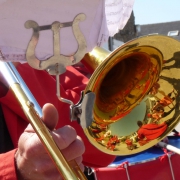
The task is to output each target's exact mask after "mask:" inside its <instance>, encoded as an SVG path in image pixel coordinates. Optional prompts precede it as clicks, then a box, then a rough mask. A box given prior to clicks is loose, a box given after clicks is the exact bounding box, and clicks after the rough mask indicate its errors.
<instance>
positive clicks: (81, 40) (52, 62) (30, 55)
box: [25, 14, 86, 74]
mask: <svg viewBox="0 0 180 180" xmlns="http://www.w3.org/2000/svg"><path fill="white" fill-rule="evenodd" d="M84 19H85V15H84V14H78V15H77V16H76V17H75V18H74V20H73V21H72V22H66V23H60V22H57V21H56V22H54V23H52V24H51V25H44V26H39V25H38V24H37V23H36V22H35V21H32V20H29V21H26V23H25V27H26V28H27V29H30V28H32V29H33V34H32V38H31V40H30V42H29V44H28V47H27V51H26V59H27V62H28V63H29V65H30V66H31V67H33V68H35V69H38V70H44V69H46V70H48V69H50V71H52V73H51V74H53V71H54V69H56V71H58V73H59V74H62V73H64V72H65V71H66V69H65V67H66V66H69V65H72V64H75V63H77V62H79V61H80V60H81V59H82V58H83V57H84V55H85V53H86V40H85V37H84V35H83V34H82V32H81V31H80V28H79V22H80V21H83V20H84ZM69 26H72V29H73V33H74V36H75V38H76V40H77V43H78V50H77V51H76V52H75V54H74V55H72V56H64V55H61V53H60V43H59V38H60V34H59V31H60V29H61V28H64V27H69ZM49 29H51V30H52V31H53V40H54V55H53V56H51V57H50V58H48V59H46V60H43V61H40V60H39V59H38V58H37V57H36V56H35V48H36V45H37V43H38V39H39V31H42V30H49ZM57 67H58V69H57ZM55 74H57V72H56V73H55Z"/></svg>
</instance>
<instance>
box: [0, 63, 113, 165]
mask: <svg viewBox="0 0 180 180" xmlns="http://www.w3.org/2000/svg"><path fill="white" fill-rule="evenodd" d="M17 69H18V71H19V73H20V74H21V76H22V78H23V79H24V81H25V82H26V84H27V86H28V87H29V89H30V91H31V92H32V94H33V95H34V97H35V98H36V100H37V101H38V103H39V104H40V106H41V107H42V106H43V105H44V104H45V103H52V104H54V105H55V107H56V108H57V110H58V112H59V123H58V125H57V128H59V127H62V126H64V125H67V124H69V125H71V126H73V127H74V128H75V129H76V130H77V133H78V135H79V136H81V138H82V139H83V141H84V143H85V146H86V152H85V154H84V155H83V163H84V164H85V165H86V166H89V167H104V166H107V165H108V164H110V163H111V162H112V161H113V160H114V158H115V157H114V156H112V155H107V154H104V153H102V152H100V151H99V150H98V149H96V148H95V147H94V146H92V145H91V144H90V142H89V141H88V139H87V138H86V136H85V135H84V132H83V130H82V128H81V127H80V126H79V125H78V124H77V122H70V119H69V105H68V104H65V103H62V102H60V101H59V100H58V99H57V97H56V82H55V79H54V78H53V77H51V76H49V74H48V73H47V72H46V71H39V70H35V69H33V68H31V67H29V65H28V64H20V65H18V67H17ZM60 81H61V86H60V88H61V96H62V97H63V98H67V99H70V100H72V101H73V102H74V103H77V102H78V101H79V98H80V94H81V91H82V90H84V89H85V87H86V84H87V82H88V79H87V78H86V77H85V76H84V75H83V74H81V73H80V72H79V71H77V70H76V69H75V68H73V67H68V68H67V71H66V73H64V74H63V75H61V76H60ZM0 97H1V96H0ZM0 103H1V104H2V109H3V113H4V116H5V119H6V124H7V127H8V130H9V132H10V136H11V138H12V141H13V144H14V147H17V142H18V139H19V136H20V135H21V133H22V132H23V130H24V129H25V127H26V126H27V124H28V121H27V119H26V116H25V115H24V113H23V111H22V109H21V108H20V106H19V104H18V102H17V100H16V99H15V97H14V95H13V94H12V92H10V91H9V92H8V93H7V94H6V96H4V97H1V98H0ZM1 162H2V161H1ZM1 162H0V163H1ZM9 164H10V165H12V159H11V158H9Z"/></svg>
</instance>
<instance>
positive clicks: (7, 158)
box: [0, 149, 17, 180]
mask: <svg viewBox="0 0 180 180" xmlns="http://www.w3.org/2000/svg"><path fill="white" fill-rule="evenodd" d="M15 151H16V149H15V150H13V151H9V152H8V153H4V154H0V159H1V162H0V180H15V179H16V178H17V177H16V172H15V169H14V153H15Z"/></svg>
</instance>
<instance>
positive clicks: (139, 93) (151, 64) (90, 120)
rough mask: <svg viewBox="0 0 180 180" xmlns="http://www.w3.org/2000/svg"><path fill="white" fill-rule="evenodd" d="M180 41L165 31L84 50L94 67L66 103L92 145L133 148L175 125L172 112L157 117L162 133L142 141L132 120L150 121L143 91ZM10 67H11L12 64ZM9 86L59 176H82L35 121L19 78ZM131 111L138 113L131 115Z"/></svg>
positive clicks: (123, 151) (118, 151)
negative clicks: (164, 126) (114, 45)
mask: <svg viewBox="0 0 180 180" xmlns="http://www.w3.org/2000/svg"><path fill="white" fill-rule="evenodd" d="M179 45H180V44H179V42H178V41H176V40H174V39H172V38H170V37H166V36H160V35H149V36H145V37H140V38H137V39H135V40H132V41H130V42H128V43H126V44H124V45H123V46H121V47H120V48H118V49H116V50H115V51H113V52H112V53H108V52H106V51H104V50H102V49H101V48H95V49H94V50H93V51H92V52H91V53H89V54H87V55H86V56H85V60H84V61H85V64H86V65H88V66H89V67H90V68H91V69H95V68H96V69H95V71H94V73H93V74H92V76H91V78H90V80H89V83H88V85H87V87H86V89H85V90H84V92H83V93H82V99H81V100H80V102H79V103H78V104H76V105H73V104H71V103H70V104H71V106H70V109H71V113H72V115H71V119H72V120H74V119H75V120H77V119H80V122H81V125H82V127H83V128H84V132H85V134H86V135H87V137H88V139H89V141H90V142H91V143H92V144H93V145H94V146H96V147H97V148H98V149H99V150H101V151H103V152H105V153H108V154H112V155H129V154H134V153H138V152H141V151H143V150H145V149H147V148H150V147H152V146H153V145H155V144H157V143H158V142H159V141H160V140H162V139H163V138H164V137H165V136H167V135H168V134H169V133H170V132H171V131H172V130H173V129H174V127H175V126H176V125H177V124H178V123H179V116H178V115H177V113H176V112H175V113H174V114H175V116H174V114H173V119H172V120H171V118H170V119H163V118H162V122H165V121H168V122H169V124H168V127H167V129H166V131H164V133H163V134H161V135H159V136H158V137H157V138H155V139H153V140H151V141H149V142H148V143H146V144H144V145H142V146H141V145H139V142H138V140H137V131H138V128H139V127H138V126H137V124H136V122H137V120H142V121H143V122H144V123H146V124H149V122H147V121H146V118H147V111H148V110H149V109H147V101H149V99H150V98H152V96H151V95H148V94H149V93H150V92H151V90H152V88H153V86H154V85H155V84H156V83H157V82H158V83H160V84H161V82H159V78H160V75H161V73H162V68H163V61H164V60H168V59H171V58H172V57H175V56H174V53H175V52H178V51H179V47H180V46H179ZM102 57H103V58H102ZM101 60H103V61H102V62H101ZM4 64H8V63H4ZM92 64H93V66H94V67H92ZM9 69H10V71H12V67H10V68H9ZM17 79H18V78H17ZM161 87H163V83H162V86H161ZM171 87H173V85H172V84H170V88H171ZM11 89H12V90H13V91H14V93H15V94H16V95H17V96H18V97H17V98H18V99H19V101H20V102H22V105H23V107H25V109H24V110H25V113H26V114H27V115H28V117H29V119H30V121H31V123H32V125H33V127H34V128H35V129H37V133H38V134H39V137H40V139H41V140H42V142H43V144H44V146H45V148H46V149H47V151H48V152H49V154H50V156H51V158H52V159H53V161H54V162H55V164H56V165H57V168H58V169H60V173H61V174H62V175H63V177H64V179H85V177H82V176H83V175H79V176H78V175H76V174H77V173H76V172H74V170H72V167H71V165H69V163H67V162H66V160H65V159H64V157H63V156H62V155H61V153H60V151H59V150H58V148H57V146H56V145H55V144H54V143H52V144H51V143H49V142H53V140H52V139H51V137H49V131H48V130H47V129H46V128H45V127H44V125H43V123H41V122H40V118H39V116H37V112H36V111H37V110H34V107H33V105H32V102H31V100H29V99H28V98H27V97H26V95H25V93H24V92H23V91H22V90H21V88H20V87H19V84H17V83H15V84H14V85H13V86H11ZM163 90H164V89H163ZM158 93H159V92H158ZM147 95H148V96H147ZM156 95H157V94H156ZM153 97H155V95H154V96H153ZM176 98H177V97H176ZM84 102H85V103H84ZM137 108H139V109H140V110H141V109H142V114H141V115H140V117H139V116H138V115H137V114H133V110H134V109H137ZM81 110H82V112H81ZM83 110H85V111H83ZM175 111H176V109H175ZM130 114H133V117H131V118H134V119H132V120H131V121H130V119H129V120H128V119H126V117H127V116H128V115H130ZM136 116H138V118H141V119H136ZM36 118H37V120H36ZM159 123H160V122H159ZM124 125H125V126H124ZM41 126H42V127H41ZM39 127H40V128H39ZM41 130H42V131H41ZM133 137H134V140H132V139H133ZM126 140H132V142H131V143H132V145H134V146H133V148H132V149H129V148H128V146H127V143H126ZM112 146H113V147H112ZM56 150H57V151H56ZM77 171H78V172H79V170H77ZM69 174H70V175H69ZM80 174H81V173H80Z"/></svg>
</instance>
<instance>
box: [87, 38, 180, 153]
mask: <svg viewBox="0 0 180 180" xmlns="http://www.w3.org/2000/svg"><path fill="white" fill-rule="evenodd" d="M179 51H180V42H179V41H177V40H175V39H173V38H170V37H167V36H161V35H149V36H144V37H140V38H138V39H135V40H132V41H130V42H127V43H126V44H124V45H123V46H121V47H120V48H118V49H116V50H115V51H113V52H112V53H110V54H109V55H108V56H107V57H106V58H105V60H104V61H103V62H102V63H101V60H100V59H99V58H98V57H99V56H100V55H99V54H98V52H96V53H94V55H93V58H92V59H93V62H96V63H95V64H97V65H98V64H100V65H99V66H98V67H97V68H96V70H95V72H94V73H93V75H92V76H91V78H90V81H89V83H88V85H87V87H86V89H85V93H86V92H88V91H92V92H93V93H95V94H96V99H95V104H94V107H93V122H92V124H91V126H89V127H88V128H85V129H84V132H85V134H86V135H87V137H88V139H89V140H90V142H91V143H92V144H93V145H94V146H96V147H97V148H98V149H99V150H101V151H103V152H105V153H108V154H112V155H130V154H134V153H138V152H141V151H144V150H146V149H148V148H150V147H152V146H153V145H155V144H157V143H158V142H159V141H160V140H162V139H163V138H164V137H165V136H167V135H168V134H169V133H170V132H171V131H172V130H173V129H174V128H175V126H176V125H177V124H178V123H179V107H177V106H176V105H177V98H178V97H179V96H178V92H177V90H178V89H176V88H175V86H174V84H172V82H171V81H168V80H167V79H166V80H162V79H161V74H163V72H164V69H163V68H164V66H165V64H166V62H167V61H168V60H169V59H172V58H173V60H174V61H176V58H177V55H176V54H177V53H179ZM92 54H93V53H92ZM96 54H97V55H96ZM100 54H101V52H100ZM96 56H97V59H96ZM88 61H89V60H88ZM89 64H90V63H89ZM169 73H170V72H169ZM167 84H168V85H167ZM165 97H170V98H171V99H173V100H172V101H171V103H170V104H169V105H166V106H163V107H161V108H162V109H163V111H164V113H160V112H159V109H158V112H157V109H153V108H154V105H155V103H157V101H158V100H161V101H162V100H163V98H165ZM155 110H156V112H155ZM155 114H156V115H159V119H158V120H157V119H155V118H154V115H155ZM152 115H153V117H152ZM138 121H141V122H142V123H143V125H146V126H144V127H146V128H147V127H148V128H149V127H150V126H151V130H150V131H149V132H148V133H149V134H150V135H149V138H150V137H151V139H149V138H147V137H143V138H142V135H143V133H144V132H143V133H142V126H141V127H139V126H138V124H137V122H138ZM152 126H158V127H160V126H162V128H161V129H159V130H158V131H157V132H156V133H157V135H156V136H155V135H154V136H153V135H152V134H153V133H154V130H153V129H152ZM140 129H141V130H140ZM140 132H141V135H140ZM146 134H147V133H146ZM151 135H152V136H151ZM140 136H141V137H140Z"/></svg>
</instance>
